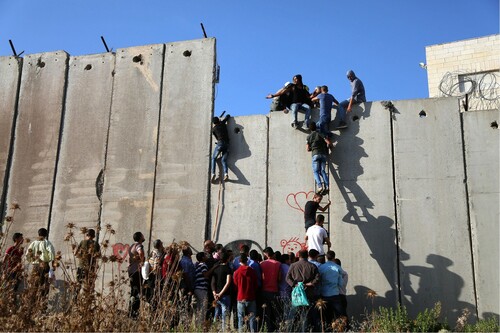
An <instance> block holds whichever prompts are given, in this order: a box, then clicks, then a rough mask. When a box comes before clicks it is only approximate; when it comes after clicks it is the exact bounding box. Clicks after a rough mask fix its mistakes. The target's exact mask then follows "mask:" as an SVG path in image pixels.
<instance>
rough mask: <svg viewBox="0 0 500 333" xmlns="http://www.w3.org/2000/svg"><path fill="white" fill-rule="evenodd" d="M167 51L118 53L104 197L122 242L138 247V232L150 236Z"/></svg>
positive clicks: (105, 214)
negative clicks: (135, 242) (162, 82)
mask: <svg viewBox="0 0 500 333" xmlns="http://www.w3.org/2000/svg"><path fill="white" fill-rule="evenodd" d="M163 52H164V46H163V44H161V45H148V46H142V47H131V48H126V49H118V50H117V52H116V64H115V76H114V83H113V95H112V107H111V117H110V126H109V139H108V150H107V156H106V169H105V178H104V193H103V199H102V201H103V204H102V205H103V207H102V224H103V225H107V224H110V225H111V226H112V227H113V228H114V229H115V230H116V235H115V240H116V243H125V244H128V243H133V240H132V235H133V234H134V232H136V231H141V232H142V233H143V234H144V236H145V237H146V240H147V239H148V238H149V233H150V225H151V214H152V205H153V189H154V174H155V160H156V145H157V131H158V119H159V112H160V94H161V81H162V77H161V73H162V68H163ZM111 242H112V243H113V239H112V240H111Z"/></svg>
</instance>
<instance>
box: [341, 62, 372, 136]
mask: <svg viewBox="0 0 500 333" xmlns="http://www.w3.org/2000/svg"><path fill="white" fill-rule="evenodd" d="M347 79H348V80H349V81H351V97H350V98H349V99H346V100H345V101H342V102H341V103H340V105H339V118H340V119H339V121H340V123H339V126H338V127H337V128H336V129H342V128H347V123H346V121H345V117H346V111H347V112H351V109H352V106H353V105H356V104H359V103H363V102H366V95H365V86H364V85H363V82H361V80H360V79H359V78H358V77H356V74H354V72H353V71H352V70H349V71H347Z"/></svg>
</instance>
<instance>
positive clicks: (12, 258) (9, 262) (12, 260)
mask: <svg viewBox="0 0 500 333" xmlns="http://www.w3.org/2000/svg"><path fill="white" fill-rule="evenodd" d="M22 256H23V250H22V249H21V248H20V247H19V246H16V245H13V246H11V247H9V248H8V249H7V251H6V252H5V261H4V264H5V268H6V269H7V271H8V272H9V273H12V272H14V271H17V270H20V269H21V267H20V266H19V264H20V263H21V260H22Z"/></svg>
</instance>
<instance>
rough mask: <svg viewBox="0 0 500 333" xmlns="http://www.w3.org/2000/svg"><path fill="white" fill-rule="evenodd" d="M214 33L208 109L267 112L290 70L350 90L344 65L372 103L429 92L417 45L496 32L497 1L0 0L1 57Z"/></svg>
mask: <svg viewBox="0 0 500 333" xmlns="http://www.w3.org/2000/svg"><path fill="white" fill-rule="evenodd" d="M201 22H203V24H204V26H205V29H206V31H207V34H208V36H210V37H216V38H217V59H218V63H219V64H220V66H221V76H220V83H219V84H218V85H217V91H216V102H215V103H216V104H215V106H216V111H215V112H216V113H221V112H222V111H223V110H227V111H228V112H229V113H231V114H232V115H251V114H267V113H268V110H269V100H266V99H265V96H266V95H267V94H268V93H272V92H275V91H276V90H277V89H278V88H280V87H281V86H282V85H283V84H284V83H285V82H286V81H290V80H291V78H292V76H293V75H294V74H299V73H300V74H302V76H303V78H304V83H306V84H307V85H309V86H310V87H314V86H316V85H322V84H326V85H328V86H329V87H330V92H331V93H333V95H334V96H335V97H336V98H337V99H339V100H341V99H345V98H347V97H348V96H349V92H350V87H349V82H348V80H347V79H346V76H345V73H346V71H347V70H348V69H353V70H354V71H355V72H356V74H357V75H358V77H359V78H360V79H362V81H363V82H364V84H365V87H366V91H367V98H368V100H371V101H378V100H399V99H414V98H426V97H428V90H427V75H426V72H425V70H422V69H421V68H420V67H419V65H418V64H419V62H425V46H428V45H434V44H441V43H447V42H452V41H457V40H462V39H468V38H474V37H481V36H486V35H491V34H498V33H499V1H498V0H474V1H473V0H422V1H411V0H379V1H374V0H357V1H352V0H342V1H340V0H319V1H303V0H302V1H296V0H276V1H273V0H267V1H263V0H254V1H237V0H232V1H229V0H224V1H222V0H221V1H218V0H212V1H201V0H199V1H193V0H179V1H170V0H148V1H137V0H136V1H129V0H120V1H119V0H85V1H84V0H30V1H27V0H0V56H7V55H11V54H12V53H11V49H10V46H9V42H8V40H9V39H12V40H13V42H14V44H15V47H16V50H17V52H18V53H19V52H21V51H25V54H32V53H39V52H48V51H56V50H65V51H67V52H68V53H69V54H71V55H84V54H93V53H102V52H104V51H105V49H104V46H103V45H102V43H101V40H100V36H101V35H102V36H104V37H105V38H106V41H107V44H108V46H109V47H111V48H113V49H114V50H116V49H117V48H122V47H130V46H139V45H146V44H156V43H166V42H173V41H181V40H189V39H198V38H201V37H203V35H202V30H201V27H200V23H201Z"/></svg>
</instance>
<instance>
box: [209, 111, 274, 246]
mask: <svg viewBox="0 0 500 333" xmlns="http://www.w3.org/2000/svg"><path fill="white" fill-rule="evenodd" d="M267 123H268V118H267V117H266V116H248V117H236V118H230V119H229V121H228V131H229V138H230V148H229V157H228V168H229V178H230V179H229V181H227V182H222V185H221V183H220V178H217V180H216V181H215V182H214V183H213V184H212V185H211V186H212V188H211V197H210V200H211V215H210V221H211V224H210V225H211V228H210V230H211V233H210V235H209V236H210V238H211V239H214V241H216V242H217V243H221V244H228V243H231V244H232V245H233V246H232V247H233V249H234V250H237V249H238V246H239V245H240V244H242V243H245V244H247V245H249V246H250V247H251V249H256V250H257V251H262V250H263V249H264V247H265V244H266V205H267V177H266V176H267V156H268V154H267V133H268V128H267ZM214 141H215V140H214ZM216 174H217V175H221V174H222V171H221V170H220V165H218V166H217V169H216ZM214 235H215V237H214Z"/></svg>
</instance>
